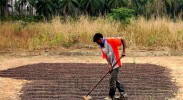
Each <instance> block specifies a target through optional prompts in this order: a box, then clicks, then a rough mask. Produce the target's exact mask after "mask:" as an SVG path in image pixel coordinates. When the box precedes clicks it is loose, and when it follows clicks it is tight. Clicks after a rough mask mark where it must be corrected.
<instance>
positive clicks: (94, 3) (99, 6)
mask: <svg viewBox="0 0 183 100" xmlns="http://www.w3.org/2000/svg"><path fill="white" fill-rule="evenodd" d="M80 5H81V6H80V8H81V10H82V12H84V13H85V14H88V15H91V16H96V15H99V14H101V13H102V10H103V7H104V1H103V0H80Z"/></svg>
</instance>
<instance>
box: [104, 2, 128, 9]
mask: <svg viewBox="0 0 183 100" xmlns="http://www.w3.org/2000/svg"><path fill="white" fill-rule="evenodd" d="M106 3H107V6H108V8H109V9H114V8H121V7H127V6H128V3H129V0H106Z"/></svg>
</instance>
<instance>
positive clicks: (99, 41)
mask: <svg viewBox="0 0 183 100" xmlns="http://www.w3.org/2000/svg"><path fill="white" fill-rule="evenodd" d="M102 38H103V35H102V34H101V33H95V35H94V36H93V42H96V43H97V44H99V45H100V46H103V45H104V44H103V43H102Z"/></svg>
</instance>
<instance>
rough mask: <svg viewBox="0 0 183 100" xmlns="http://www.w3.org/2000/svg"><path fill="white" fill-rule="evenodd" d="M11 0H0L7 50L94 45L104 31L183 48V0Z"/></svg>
mask: <svg viewBox="0 0 183 100" xmlns="http://www.w3.org/2000/svg"><path fill="white" fill-rule="evenodd" d="M9 1H11V2H8V0H1V1H0V39H1V41H0V49H1V50H9V49H13V50H14V49H23V50H34V49H38V48H47V47H49V48H52V47H64V48H90V49H91V48H96V45H94V43H93V42H92V41H91V40H92V36H93V34H94V33H96V32H101V33H103V34H104V35H105V36H123V37H125V39H126V40H127V41H128V42H127V43H128V48H131V49H137V48H138V49H146V50H149V49H150V50H165V49H172V50H181V51H183V27H182V26H183V21H182V20H183V0H15V3H14V2H12V1H13V0H9ZM111 19H112V20H111Z"/></svg>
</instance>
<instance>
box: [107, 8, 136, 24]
mask: <svg viewBox="0 0 183 100" xmlns="http://www.w3.org/2000/svg"><path fill="white" fill-rule="evenodd" d="M111 11H112V12H111V13H110V14H109V16H110V18H112V19H113V20H119V21H121V22H122V23H129V22H130V20H131V19H132V18H133V17H134V15H133V13H134V10H133V9H128V8H117V9H112V10H111Z"/></svg>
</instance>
